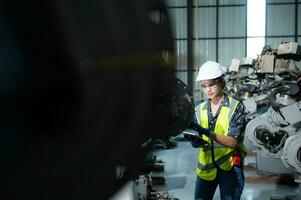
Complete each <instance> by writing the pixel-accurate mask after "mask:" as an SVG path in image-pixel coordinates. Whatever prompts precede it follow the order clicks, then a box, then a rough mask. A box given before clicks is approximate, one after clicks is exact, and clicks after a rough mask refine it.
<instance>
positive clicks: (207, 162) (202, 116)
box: [195, 97, 246, 181]
mask: <svg viewBox="0 0 301 200" xmlns="http://www.w3.org/2000/svg"><path fill="white" fill-rule="evenodd" d="M227 98H228V100H229V105H228V106H225V105H222V107H221V109H220V112H219V114H218V117H217V121H216V124H215V127H214V131H213V132H214V133H216V134H221V135H227V134H228V129H229V125H230V122H231V118H232V116H233V113H234V111H235V109H236V107H237V105H238V103H239V101H238V100H236V99H233V98H232V97H227ZM205 104H206V101H205V102H203V103H201V104H200V105H198V106H196V108H195V109H196V110H195V111H196V118H197V121H198V123H199V124H200V125H201V126H202V127H203V128H209V120H208V112H207V107H206V106H205ZM202 138H203V139H204V140H205V141H207V142H208V145H207V147H208V148H205V147H201V148H200V153H199V161H198V167H197V169H196V173H197V175H198V176H199V177H200V178H202V179H205V180H208V181H210V180H214V179H215V177H216V174H217V168H216V165H218V166H219V168H220V169H223V170H225V171H229V170H231V168H232V166H233V164H232V154H233V151H234V149H233V148H230V147H226V146H223V145H220V144H218V143H215V142H213V141H211V139H210V138H209V137H207V136H204V135H202ZM210 145H213V149H214V150H213V153H214V161H215V164H214V163H213V162H212V152H211V146H210ZM237 147H238V148H239V149H242V150H243V151H245V150H246V148H245V147H244V145H243V144H242V143H240V144H238V145H237Z"/></svg>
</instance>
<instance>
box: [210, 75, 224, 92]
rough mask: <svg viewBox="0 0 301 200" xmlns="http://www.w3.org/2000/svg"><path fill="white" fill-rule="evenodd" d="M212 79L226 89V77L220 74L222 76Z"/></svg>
mask: <svg viewBox="0 0 301 200" xmlns="http://www.w3.org/2000/svg"><path fill="white" fill-rule="evenodd" d="M212 81H213V82H214V83H215V84H218V85H220V86H221V87H222V89H224V88H225V86H226V82H225V79H224V78H223V77H222V76H220V77H218V78H216V79H213V80H212Z"/></svg>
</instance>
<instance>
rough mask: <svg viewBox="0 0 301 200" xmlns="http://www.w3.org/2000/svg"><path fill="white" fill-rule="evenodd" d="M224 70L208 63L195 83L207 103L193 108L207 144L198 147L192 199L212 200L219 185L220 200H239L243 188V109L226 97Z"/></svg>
mask: <svg viewBox="0 0 301 200" xmlns="http://www.w3.org/2000/svg"><path fill="white" fill-rule="evenodd" d="M223 74H224V70H223V67H222V66H221V65H220V64H218V63H216V62H213V61H208V62H206V63H205V64H203V65H202V66H201V67H200V70H199V74H198V76H197V79H196V81H197V82H200V84H201V86H202V88H203V90H204V93H205V94H206V95H207V97H208V100H207V101H205V102H203V103H201V104H199V105H197V106H196V108H195V113H196V116H195V117H196V121H194V122H192V123H191V125H190V127H191V128H193V129H196V130H197V131H198V132H199V134H200V135H201V138H202V139H203V140H205V141H206V144H205V145H204V144H202V145H196V144H195V141H194V142H193V143H192V144H193V146H194V147H200V153H199V159H198V166H197V169H196V173H197V180H196V185H195V199H197V200H200V199H201V200H211V199H212V198H213V196H214V193H215V190H216V188H217V186H219V190H220V196H221V199H222V200H233V199H234V200H236V199H240V196H241V193H242V190H243V187H244V176H243V171H242V167H243V163H242V160H243V157H244V155H245V154H246V149H245V147H244V145H243V138H244V134H243V129H244V107H243V104H242V103H241V102H239V101H238V100H236V99H234V98H233V97H231V96H227V95H226V94H225V93H224V92H223V89H224V87H225V80H224V78H223V77H222V76H223Z"/></svg>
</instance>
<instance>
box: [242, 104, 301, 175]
mask: <svg viewBox="0 0 301 200" xmlns="http://www.w3.org/2000/svg"><path fill="white" fill-rule="evenodd" d="M300 106H301V102H298V103H294V104H291V105H288V106H285V107H282V108H280V110H279V111H276V110H274V108H272V107H270V108H269V110H268V111H267V112H265V113H263V114H261V115H258V116H256V117H255V118H254V119H252V120H251V121H249V122H248V124H247V126H246V138H247V139H248V140H249V141H251V143H252V144H253V145H254V146H256V148H257V149H256V168H257V169H258V170H260V171H263V172H266V173H275V174H298V173H300V169H301V160H300V155H299V154H300V148H301V142H300V141H301V129H299V128H295V127H294V124H296V123H297V124H298V123H299V122H300V121H301V112H300Z"/></svg>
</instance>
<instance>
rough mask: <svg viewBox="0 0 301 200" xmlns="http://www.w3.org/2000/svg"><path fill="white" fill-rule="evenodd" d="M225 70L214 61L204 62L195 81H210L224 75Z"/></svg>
mask: <svg viewBox="0 0 301 200" xmlns="http://www.w3.org/2000/svg"><path fill="white" fill-rule="evenodd" d="M226 71H227V68H226V67H224V66H221V65H220V64H219V63H217V62H214V61H207V62H205V63H204V64H203V65H202V66H201V67H200V70H199V74H198V76H197V78H196V81H203V80H211V79H215V78H218V77H220V76H222V75H223V74H225V73H226Z"/></svg>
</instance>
